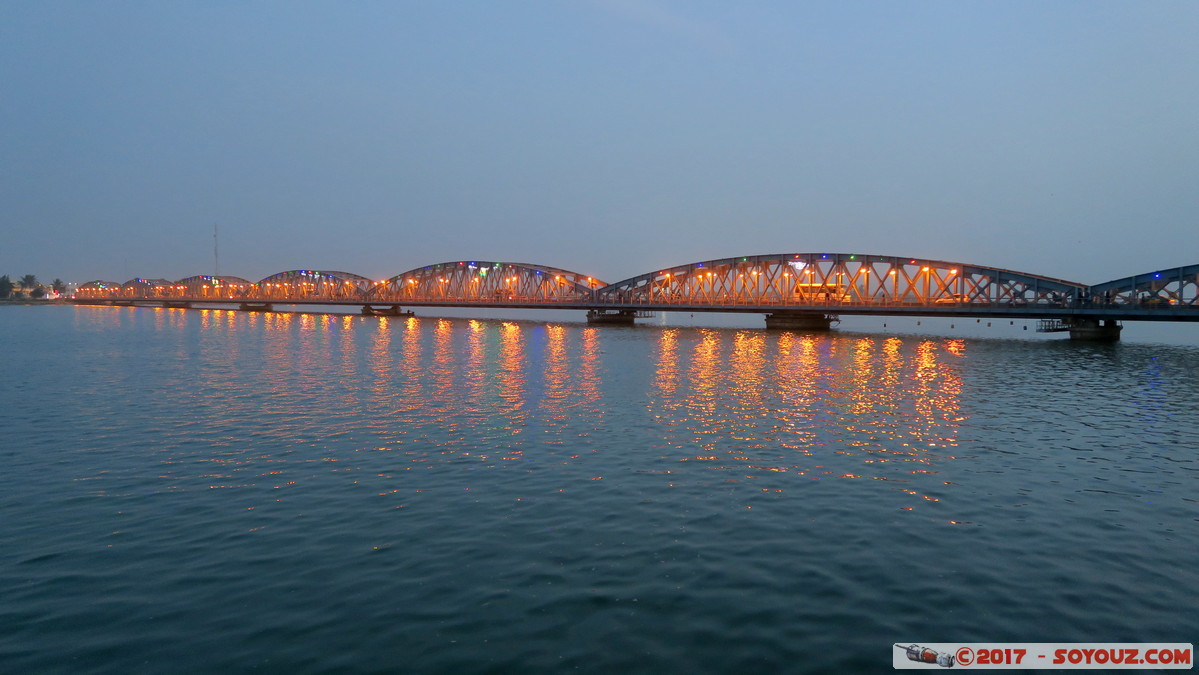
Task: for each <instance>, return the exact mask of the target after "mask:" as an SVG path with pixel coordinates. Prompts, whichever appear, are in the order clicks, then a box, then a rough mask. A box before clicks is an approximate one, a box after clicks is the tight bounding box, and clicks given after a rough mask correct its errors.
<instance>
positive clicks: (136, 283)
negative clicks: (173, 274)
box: [121, 277, 173, 298]
mask: <svg viewBox="0 0 1199 675" xmlns="http://www.w3.org/2000/svg"><path fill="white" fill-rule="evenodd" d="M172 286H173V284H172V283H171V282H169V281H167V280H166V279H142V278H141V277H138V278H136V279H130V280H129V281H126V282H125V283H123V284H121V295H122V296H124V297H126V298H162V297H166V296H168V295H170V293H171V287H172Z"/></svg>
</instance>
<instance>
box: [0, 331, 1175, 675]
mask: <svg viewBox="0 0 1199 675" xmlns="http://www.w3.org/2000/svg"><path fill="white" fill-rule="evenodd" d="M0 340H2V342H3V344H4V349H5V352H6V353H5V354H4V356H3V362H2V363H3V367H2V370H0V375H2V379H0V391H2V392H3V394H4V395H3V402H4V405H3V406H2V407H0V458H2V459H3V462H4V467H5V470H4V471H3V472H2V473H0V514H3V519H2V520H0V599H2V602H0V626H3V627H4V630H3V631H0V671H3V672H70V673H89V672H95V673H115V672H121V673H137V672H146V673H150V672H222V671H224V672H229V671H231V672H243V671H252V672H279V673H318V672H330V673H332V672H521V673H524V672H546V671H555V672H556V671H579V672H605V673H607V672H658V673H660V672H680V673H681V672H689V673H690V672H792V673H835V672H864V673H872V672H884V671H890V668H891V666H890V664H891V650H892V644H893V643H895V642H920V641H924V642H953V641H978V642H1047V641H1066V642H1142V641H1155V642H1193V641H1194V638H1195V636H1196V635H1197V634H1199V618H1197V617H1199V612H1197V610H1196V609H1195V608H1196V607H1197V606H1199V570H1197V567H1196V563H1197V562H1199V554H1197V551H1199V547H1197V545H1196V542H1197V541H1199V536H1197V535H1199V464H1197V463H1196V454H1197V453H1199V384H1197V381H1196V374H1197V373H1199V348H1197V347H1194V346H1186V345H1175V346H1170V345H1152V344H1131V343H1122V344H1115V345H1087V344H1080V343H1071V342H1069V341H1067V340H1054V341H1044V340H1005V339H990V340H982V339H952V338H944V337H915V336H908V337H889V336H887V335H883V334H865V333H850V332H844V331H843V332H838V333H832V334H827V335H804V334H792V333H767V332H764V331H760V330H739V329H706V328H663V327H649V326H644V327H640V326H639V327H636V328H617V327H604V328H592V327H588V326H586V325H585V324H581V323H560V324H557V323H544V322H531V321H530V322H524V321H500V320H486V321H476V320H467V319H437V318H400V319H397V318H390V319H387V318H379V319H377V318H363V317H356V316H345V317H336V316H310V315H285V314H247V313H235V312H226V311H215V310H212V311H209V310H203V311H199V310H193V311H185V310H162V309H132V308H83V307H80V308H72V307H13V308H4V309H2V310H0Z"/></svg>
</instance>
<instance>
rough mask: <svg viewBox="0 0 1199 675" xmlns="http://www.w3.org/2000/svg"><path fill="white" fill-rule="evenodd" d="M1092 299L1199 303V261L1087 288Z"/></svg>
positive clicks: (1111, 301) (1109, 302)
mask: <svg viewBox="0 0 1199 675" xmlns="http://www.w3.org/2000/svg"><path fill="white" fill-rule="evenodd" d="M1088 295H1089V297H1090V300H1091V302H1096V303H1102V304H1116V305H1156V304H1169V305H1191V306H1196V305H1199V265H1187V266H1185V267H1174V268H1171V269H1168V270H1158V271H1156V272H1147V273H1145V274H1137V275H1135V276H1131V277H1125V278H1123V279H1115V280H1112V281H1107V282H1104V283H1102V284H1097V285H1095V286H1091V287H1090V288H1089V289H1088Z"/></svg>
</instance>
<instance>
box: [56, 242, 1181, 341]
mask: <svg viewBox="0 0 1199 675" xmlns="http://www.w3.org/2000/svg"><path fill="white" fill-rule="evenodd" d="M74 301H75V302H76V303H81V304H107V305H145V304H150V305H159V306H164V307H191V306H192V305H194V304H206V305H218V306H220V305H230V306H236V307H238V308H240V309H242V310H246V311H272V310H273V308H274V306H275V305H353V306H359V307H361V311H362V313H363V314H368V315H401V314H410V313H411V309H408V310H405V309H404V308H412V307H422V306H437V307H481V308H517V309H571V310H584V311H586V312H587V319H588V321H589V322H591V323H596V324H620V325H632V324H633V323H634V321H635V319H636V318H638V317H642V316H648V315H649V313H651V312H658V311H677V312H748V313H759V314H765V315H766V327H767V328H780V329H793V330H828V329H829V328H831V326H832V325H833V324H834V323H835V322H837V321H838V320H839V318H840V316H841V315H884V316H923V317H935V316H944V317H976V318H1024V319H1038V328H1037V330H1039V331H1042V332H1056V331H1065V332H1069V333H1070V337H1071V338H1074V339H1093V340H1118V339H1119V335H1120V330H1121V325H1120V322H1121V321H1199V264H1197V265H1188V266H1185V267H1175V268H1172V269H1166V270H1157V271H1153V272H1148V273H1145V274H1138V275H1135V276H1131V277H1125V278H1123V279H1115V280H1112V281H1107V282H1104V283H1100V284H1096V285H1091V286H1088V285H1085V284H1081V283H1076V282H1073V281H1066V280H1063V279H1057V278H1053V277H1048V276H1042V275H1037V274H1030V273H1026V272H1017V271H1013V270H1006V269H999V268H994V267H984V266H980V265H972V264H969V263H956V262H947V261H942V260H928V259H921V258H907V257H897V256H883V255H869V254H848V253H784V254H776V255H758V256H745V257H734V258H720V259H716V260H705V261H701V262H693V263H688V264H685V265H679V266H675V267H669V268H663V269H659V270H654V271H651V272H647V273H645V274H641V275H638V276H635V277H632V278H629V279H625V280H623V281H618V282H616V283H606V282H604V281H601V280H600V279H599V278H597V277H592V276H587V275H585V274H582V273H579V272H572V271H569V270H565V269H561V268H557V267H551V266H548V265H538V264H531V263H518V262H492V261H480V260H460V261H452V262H442V263H437V264H433V265H426V266H424V267H417V268H415V269H411V270H409V271H407V272H404V273H402V274H398V275H396V276H394V277H391V278H389V279H386V280H382V281H373V280H371V279H368V278H367V277H364V276H360V275H357V274H352V273H349V272H339V271H330V270H308V269H303V270H290V271H286V272H280V273H278V274H273V275H271V276H269V277H266V278H265V279H262V280H261V281H257V282H253V281H249V280H247V279H243V278H241V277H234V276H207V275H199V276H192V277H187V278H185V279H181V280H179V281H168V280H166V279H142V278H137V279H131V280H129V281H126V282H125V283H118V282H111V281H92V282H88V283H86V284H83V285H81V286H80V287H79V288H78V289H77V290H76V292H75V296H74Z"/></svg>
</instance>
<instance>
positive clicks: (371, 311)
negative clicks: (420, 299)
mask: <svg viewBox="0 0 1199 675" xmlns="http://www.w3.org/2000/svg"><path fill="white" fill-rule="evenodd" d="M412 315H413V311H412V310H408V311H407V312H405V311H404V310H403V309H400V306H399V305H392V306H390V307H374V306H372V305H363V306H362V316H412Z"/></svg>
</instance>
